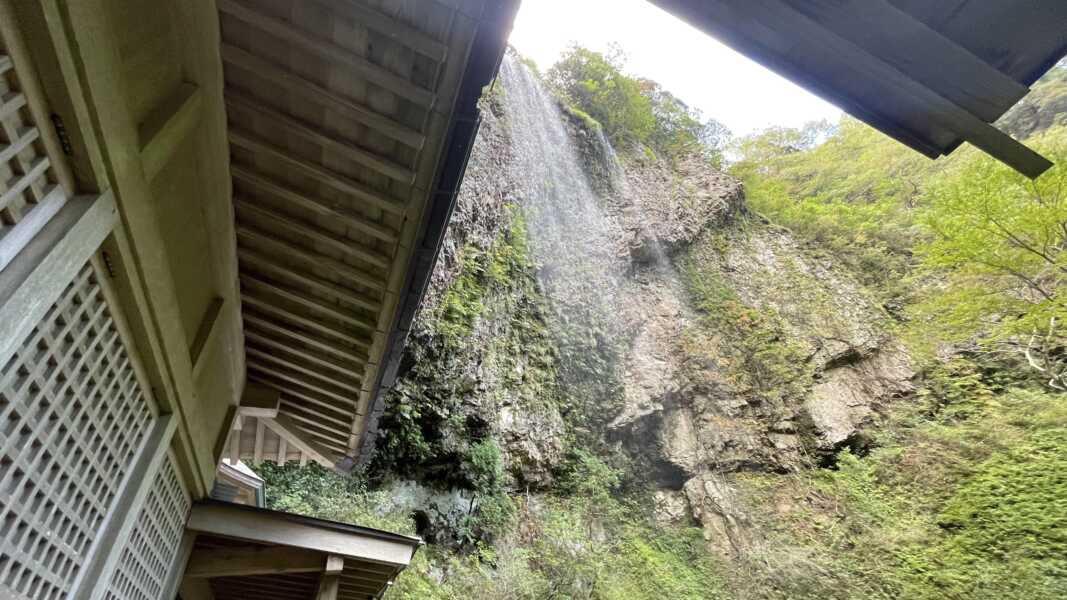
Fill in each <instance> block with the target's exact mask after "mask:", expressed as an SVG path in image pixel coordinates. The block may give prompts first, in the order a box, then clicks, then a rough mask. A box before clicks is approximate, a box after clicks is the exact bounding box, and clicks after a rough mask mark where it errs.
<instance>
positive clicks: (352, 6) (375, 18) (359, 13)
mask: <svg viewBox="0 0 1067 600" xmlns="http://www.w3.org/2000/svg"><path fill="white" fill-rule="evenodd" d="M315 1H316V2H317V3H319V4H320V5H322V6H324V7H326V8H327V9H328V10H331V11H334V12H336V13H337V14H339V15H342V16H344V17H347V18H348V19H349V20H351V21H354V22H355V23H356V24H357V25H360V26H362V27H367V28H369V29H373V30H374V31H377V32H378V33H380V34H382V35H384V36H385V37H387V38H389V39H391V40H393V41H394V42H396V43H398V44H400V45H402V46H407V47H408V48H411V49H412V50H414V51H415V52H418V53H419V54H421V55H423V56H425V57H427V58H429V59H431V60H433V61H435V62H444V60H445V57H447V56H448V46H446V45H445V44H444V43H442V42H439V41H437V40H435V39H433V38H432V37H430V36H429V35H427V34H426V33H425V32H423V31H422V30H419V29H416V28H415V27H411V26H410V25H407V24H406V23H404V22H403V21H400V20H399V19H395V18H393V17H390V16H389V15H386V14H383V13H380V12H378V11H376V10H372V9H370V8H368V7H366V6H365V5H364V4H363V3H362V2H359V1H358V0H341V1H340V2H336V1H330V0H315Z"/></svg>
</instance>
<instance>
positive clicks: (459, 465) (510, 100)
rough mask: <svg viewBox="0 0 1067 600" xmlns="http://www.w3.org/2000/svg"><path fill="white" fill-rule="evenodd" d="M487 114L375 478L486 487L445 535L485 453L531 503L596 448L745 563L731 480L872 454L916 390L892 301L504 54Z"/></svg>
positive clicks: (729, 184) (731, 187) (721, 184)
mask: <svg viewBox="0 0 1067 600" xmlns="http://www.w3.org/2000/svg"><path fill="white" fill-rule="evenodd" d="M483 108H484V112H485V120H484V122H483V125H482V128H481V131H480V132H479V136H478V141H477V143H476V145H475V148H474V152H473V154H472V157H471V161H470V166H469V168H468V172H467V176H466V178H465V180H464V184H463V187H462V190H461V193H460V198H459V203H458V207H457V210H456V214H455V217H454V220H453V223H452V226H451V227H450V229H449V233H448V239H447V241H446V245H445V249H444V252H443V256H442V261H441V264H440V265H439V267H438V270H437V271H436V273H435V275H434V279H433V281H432V285H431V291H430V294H429V296H428V298H427V301H426V303H425V305H424V306H423V308H422V311H421V313H420V316H419V319H418V323H417V327H416V329H415V331H414V332H413V333H412V336H411V339H410V340H409V347H408V350H407V354H406V357H405V361H404V365H403V370H402V373H401V376H400V378H399V381H398V383H397V385H396V387H395V390H394V391H393V392H392V393H391V395H390V397H389V398H388V408H387V413H386V415H385V416H384V418H383V420H382V424H381V437H380V438H379V441H378V447H377V457H376V458H375V462H374V464H373V473H374V474H375V475H376V476H377V477H378V478H379V479H380V480H381V481H383V482H391V483H390V485H393V486H396V489H398V490H403V491H404V494H403V496H404V497H406V498H417V497H430V496H432V495H433V494H430V493H429V492H420V493H414V492H412V491H411V487H412V486H416V487H420V488H425V489H426V490H437V492H434V493H436V494H437V496H435V497H438V496H440V494H441V493H450V492H449V490H473V491H475V492H476V493H472V494H469V497H468V495H462V494H461V497H462V498H463V502H460V503H459V504H457V505H456V506H450V507H448V508H447V509H440V510H437V511H436V513H431V515H430V518H431V519H434V518H436V519H438V521H439V523H438V527H437V528H438V529H439V530H440V529H448V528H450V527H453V528H454V527H455V526H456V524H457V522H458V521H459V520H460V519H461V518H462V515H461V514H459V513H462V512H463V508H464V507H463V506H460V505H461V504H462V503H468V504H467V506H466V510H467V512H471V511H475V510H476V509H477V505H478V497H479V493H477V492H479V491H480V492H481V493H482V494H483V495H484V494H485V493H486V489H485V488H486V486H487V485H490V484H487V483H486V476H485V474H484V469H483V467H482V466H481V465H480V464H479V459H478V457H479V456H481V455H482V454H480V453H482V450H483V449H484V448H485V447H486V446H487V445H490V446H493V447H495V448H497V449H498V450H499V459H500V461H501V465H500V466H501V467H502V468H501V470H500V473H499V475H497V476H494V477H490V479H493V481H492V483H491V486H502V487H503V488H504V489H509V490H513V491H520V490H524V491H529V490H534V491H535V492H536V491H538V490H547V489H550V488H551V486H552V485H553V483H554V480H555V474H556V472H557V470H558V468H559V467H560V465H561V464H562V463H563V462H564V461H565V460H566V457H567V453H568V452H569V451H570V450H572V449H573V448H575V447H584V448H593V449H594V450H595V451H596V452H598V453H600V454H602V455H604V456H606V457H608V458H610V459H612V460H614V461H615V462H616V463H617V464H619V465H624V466H625V467H626V468H627V469H628V471H629V472H630V474H631V476H632V478H633V480H634V481H635V482H636V483H637V484H642V485H643V484H648V485H651V486H652V487H654V488H656V489H657V490H658V491H657V493H656V503H657V510H658V511H659V512H660V514H661V515H662V516H663V518H665V519H672V520H677V519H684V520H688V519H695V520H697V521H699V522H700V523H702V524H703V525H704V527H705V530H706V532H707V537H708V539H709V541H710V542H712V544H713V545H714V546H716V547H718V548H720V549H721V550H722V551H723V552H730V551H735V550H736V549H738V548H739V547H743V546H744V545H745V544H746V543H748V540H749V539H750V537H751V536H752V535H754V534H753V533H752V532H750V531H748V529H749V528H748V527H747V525H746V523H747V519H746V517H745V509H744V506H743V502H742V501H741V500H739V499H737V498H736V497H735V495H734V493H733V490H732V487H731V483H730V478H731V475H730V474H731V473H734V472H737V471H740V470H763V471H772V472H788V471H791V470H795V469H797V468H800V467H802V466H804V465H806V464H810V463H812V462H815V461H818V460H819V459H820V457H822V456H829V455H831V454H832V451H834V450H836V449H838V448H840V447H841V446H843V445H853V446H857V447H858V446H861V445H862V443H863V440H862V437H863V436H862V429H863V427H864V426H865V425H867V424H869V423H870V422H871V421H872V420H873V419H875V418H877V415H878V413H879V411H880V409H881V408H882V407H883V406H884V405H885V404H886V403H887V402H889V401H891V400H893V399H894V398H898V397H901V396H905V395H907V394H908V393H909V392H910V391H911V384H910V379H911V377H912V371H911V368H910V365H909V361H908V358H907V356H906V355H905V354H904V353H903V352H902V351H901V350H899V348H898V347H897V345H896V344H895V343H894V342H893V340H892V338H891V336H890V335H889V334H888V333H887V328H886V325H887V323H886V315H885V314H884V311H883V310H882V309H881V307H879V306H878V305H877V304H876V303H875V302H874V300H873V298H872V297H871V296H870V295H869V294H868V293H867V292H866V291H865V290H864V289H863V288H862V286H861V285H859V284H858V283H857V282H856V281H855V280H854V279H852V278H851V277H850V276H849V275H848V274H847V273H845V272H844V270H842V269H840V268H838V267H837V266H836V265H835V264H834V263H833V260H832V259H828V258H825V257H821V256H817V255H815V254H813V253H809V252H808V251H807V250H806V249H805V248H804V247H803V246H802V245H801V244H800V243H798V242H797V241H796V240H795V239H794V238H793V237H792V236H791V235H790V233H789V232H788V231H786V230H783V229H781V228H778V227H775V226H772V225H770V224H768V223H766V222H764V221H763V220H762V219H761V218H760V217H759V216H758V215H754V214H750V213H749V212H748V210H747V209H746V206H745V203H744V194H743V190H742V188H741V185H740V184H739V182H737V181H736V180H734V179H732V178H730V177H729V176H727V175H725V174H723V173H721V172H719V171H717V170H715V169H714V168H713V167H711V166H710V165H708V164H707V163H706V162H703V161H701V160H698V159H695V158H694V159H691V160H683V161H679V162H674V163H669V162H665V161H662V160H658V159H656V158H654V157H650V156H648V155H646V154H643V153H641V152H634V153H628V155H627V156H632V157H630V158H627V159H624V160H622V161H620V160H619V158H618V157H617V156H616V154H615V152H614V150H613V149H612V148H611V146H610V144H608V143H607V141H606V140H605V139H604V136H603V135H602V134H601V133H600V130H599V128H598V127H596V125H595V123H590V122H589V121H588V120H587V119H585V118H583V117H581V116H579V115H576V114H573V113H570V112H569V111H567V110H566V109H565V108H564V107H560V106H558V104H557V103H555V102H554V101H552V100H550V99H549V97H548V96H547V94H546V93H545V92H544V90H543V89H541V88H540V86H539V83H538V82H537V81H536V79H535V78H534V77H533V76H532V75H531V74H530V73H529V72H527V71H525V69H523V68H522V67H521V65H519V64H518V62H517V61H515V60H513V59H511V58H509V59H508V61H507V63H506V64H505V67H504V75H503V76H502V78H501V80H500V81H498V82H497V84H496V87H495V88H494V89H493V90H492V91H491V92H490V93H489V94H487V96H486V99H485V100H484V107H483ZM550 147H551V149H552V151H551V152H550V151H548V149H549V148H550ZM634 157H636V158H634Z"/></svg>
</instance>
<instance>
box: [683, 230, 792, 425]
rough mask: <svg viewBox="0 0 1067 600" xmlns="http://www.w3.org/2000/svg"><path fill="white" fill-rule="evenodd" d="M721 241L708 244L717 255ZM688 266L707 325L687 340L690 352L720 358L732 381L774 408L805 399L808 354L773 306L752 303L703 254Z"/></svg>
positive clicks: (686, 262)
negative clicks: (793, 399) (787, 329)
mask: <svg viewBox="0 0 1067 600" xmlns="http://www.w3.org/2000/svg"><path fill="white" fill-rule="evenodd" d="M716 240H717V238H716V237H715V236H714V235H712V236H709V238H708V239H707V241H706V242H705V243H706V244H708V245H709V246H710V247H711V248H712V251H713V252H715V251H716V250H715V249H716V248H719V246H720V243H719V242H717V241H716ZM723 243H725V242H723ZM682 267H683V268H682V274H683V277H684V280H685V283H686V287H687V289H688V291H689V293H690V296H691V297H692V300H693V304H694V305H695V306H696V307H697V309H699V311H700V315H701V323H700V325H701V326H700V327H699V328H698V329H695V330H692V331H690V332H688V335H687V336H686V339H685V340H684V341H685V345H686V349H687V351H688V353H689V354H690V355H691V356H694V357H701V356H705V357H708V356H710V357H714V358H715V361H716V363H717V364H718V366H720V367H723V369H724V371H725V372H727V373H728V374H729V375H730V376H731V383H733V384H734V385H736V386H737V387H738V388H739V389H741V390H748V391H751V392H754V393H755V394H757V395H758V396H759V397H761V398H762V399H764V400H767V401H770V402H771V403H772V404H774V405H782V404H783V403H784V402H785V401H786V399H787V398H798V397H801V396H802V394H803V393H804V392H805V390H806V386H807V384H808V381H809V377H808V375H809V374H808V368H807V366H806V360H805V359H806V356H807V353H806V352H805V350H804V348H803V347H802V346H801V345H800V344H798V343H797V342H796V341H794V340H793V339H792V338H791V336H790V335H789V333H788V332H787V331H786V328H785V322H784V320H783V319H782V317H781V315H779V314H778V312H777V311H776V310H775V309H773V308H769V307H768V308H755V307H752V306H749V305H747V304H746V303H745V302H744V301H742V300H741V299H740V298H739V297H738V296H737V293H736V292H735V291H734V290H733V288H731V287H730V285H729V283H728V282H727V281H726V280H725V279H723V277H722V275H721V272H720V271H719V266H718V264H717V263H715V262H714V261H712V260H709V259H708V257H707V256H706V255H702V254H701V252H699V251H693V252H690V254H689V256H688V257H687V258H686V259H685V260H684V261H683V265H682ZM698 362H699V361H698Z"/></svg>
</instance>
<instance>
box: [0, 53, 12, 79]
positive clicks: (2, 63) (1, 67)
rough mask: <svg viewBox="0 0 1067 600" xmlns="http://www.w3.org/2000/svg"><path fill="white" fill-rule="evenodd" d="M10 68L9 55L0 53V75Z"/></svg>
mask: <svg viewBox="0 0 1067 600" xmlns="http://www.w3.org/2000/svg"><path fill="white" fill-rule="evenodd" d="M10 69H11V57H10V56H8V55H6V54H0V75H3V74H4V73H7V72H8V70H10Z"/></svg>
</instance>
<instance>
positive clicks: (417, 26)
mask: <svg viewBox="0 0 1067 600" xmlns="http://www.w3.org/2000/svg"><path fill="white" fill-rule="evenodd" d="M517 6H518V3H517V1H508V2H495V1H490V0H437V1H432V0H426V1H423V2H410V1H408V0H257V1H252V0H218V8H219V18H220V25H221V54H222V60H223V64H224V70H225V102H226V108H227V117H228V127H229V141H230V153H231V164H230V169H231V174H232V177H233V191H234V194H233V197H234V210H235V220H236V233H237V248H238V259H239V279H240V286H241V304H242V317H243V321H244V333H245V352H246V357H247V365H248V381H250V382H252V383H255V384H261V385H267V386H270V387H273V388H275V389H277V390H279V391H280V392H281V402H280V407H279V410H278V413H279V418H278V419H277V421H278V422H282V421H284V422H285V423H286V424H287V429H286V431H287V432H294V433H296V434H297V435H298V436H299V437H301V438H302V440H301V441H302V443H303V444H304V446H302V447H307V448H308V449H310V450H312V451H313V455H315V456H325V457H327V458H328V460H329V462H332V463H334V464H339V465H341V466H342V467H343V466H346V465H351V464H352V462H353V461H354V458H355V457H356V456H357V455H358V453H359V449H360V447H361V446H362V443H363V441H364V439H365V435H364V432H365V430H366V429H367V427H368V425H369V424H370V422H369V421H368V419H367V417H368V415H370V414H372V413H374V412H375V408H376V407H375V404H376V399H378V398H380V396H381V395H380V394H379V393H378V390H379V389H380V388H381V386H382V383H383V379H385V380H386V381H385V384H386V385H388V373H386V371H387V369H385V368H383V367H384V366H385V365H386V362H387V361H386V359H387V357H388V356H390V355H394V354H396V352H398V350H396V347H398V346H401V345H402V341H403V337H404V335H403V334H404V333H406V329H407V326H408V323H409V322H410V318H411V316H412V315H413V314H414V309H415V307H417V305H418V300H419V299H420V298H421V295H422V288H423V285H424V283H423V281H421V280H420V276H422V275H424V274H427V273H428V271H429V269H430V268H432V265H433V263H434V261H435V258H436V252H437V248H438V247H439V243H438V242H439V239H435V237H434V236H438V238H439V236H440V233H441V232H443V227H444V225H445V224H447V221H448V217H449V215H450V214H451V207H452V200H453V197H454V194H455V186H457V185H458V177H459V175H460V174H462V164H464V163H465V156H466V151H467V150H466V149H467V148H469V145H470V143H471V140H472V139H473V136H474V131H475V130H476V128H477V122H478V119H477V109H476V106H475V105H476V102H477V99H478V97H479V95H480V93H481V89H482V87H483V86H484V85H486V84H487V83H489V82H490V81H491V79H492V77H493V76H494V75H495V72H496V67H497V65H498V64H499V61H500V58H501V56H502V55H503V49H504V44H505V40H506V36H507V32H508V31H509V30H510V24H511V21H512V20H513V19H514V15H515V11H516V10H517ZM457 157H459V159H461V162H460V168H459V171H458V174H456V173H451V174H450V171H454V170H455V169H454V168H451V167H450V165H451V164H454V163H455V162H456V160H457ZM405 319H406V320H407V321H406V322H405ZM272 423H273V421H272ZM238 427H239V426H238Z"/></svg>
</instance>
